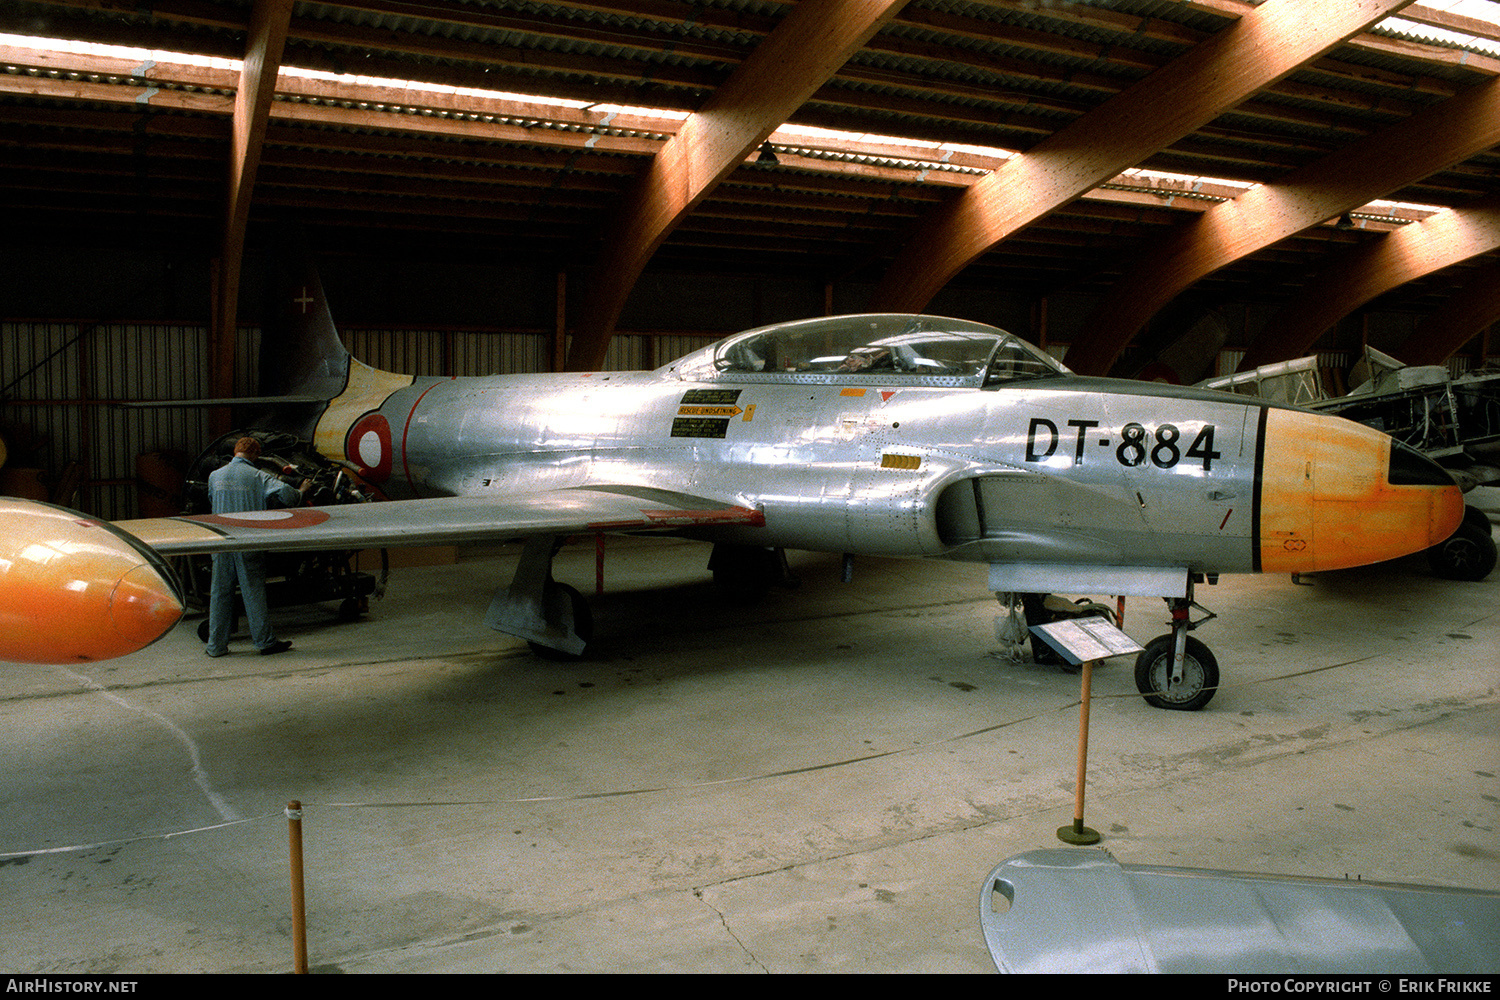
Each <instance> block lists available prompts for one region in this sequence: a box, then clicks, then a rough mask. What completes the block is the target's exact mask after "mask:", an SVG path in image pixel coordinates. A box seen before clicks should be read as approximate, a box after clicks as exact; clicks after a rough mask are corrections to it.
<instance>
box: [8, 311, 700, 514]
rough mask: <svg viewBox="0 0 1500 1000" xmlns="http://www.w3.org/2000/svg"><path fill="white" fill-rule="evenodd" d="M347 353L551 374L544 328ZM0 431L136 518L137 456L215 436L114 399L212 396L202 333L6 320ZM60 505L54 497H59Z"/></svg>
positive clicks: (386, 331)
mask: <svg viewBox="0 0 1500 1000" xmlns="http://www.w3.org/2000/svg"><path fill="white" fill-rule="evenodd" d="M344 338H345V342H346V343H347V344H348V345H349V347H350V350H351V353H353V354H354V356H355V357H357V358H359V359H360V360H361V361H363V362H365V363H366V364H368V365H372V366H373V367H376V368H381V369H384V370H386V371H393V372H401V373H403V374H412V375H419V376H438V377H446V376H453V375H460V376H464V375H496V374H513V373H525V372H543V371H547V370H549V369H550V367H551V365H550V359H551V342H552V337H551V334H550V333H547V332H545V331H494V330H402V329H394V328H364V329H351V330H347V331H345V333H344ZM712 339H713V338H711V337H707V336H702V335H691V334H671V335H665V336H652V335H644V334H619V335H617V336H615V337H614V339H613V340H611V342H610V347H609V352H608V355H607V359H606V363H605V370H607V371H638V370H641V369H645V368H653V367H657V366H660V365H663V364H667V363H668V362H670V361H673V360H676V359H677V358H679V357H682V356H683V355H685V354H688V353H691V352H692V351H695V350H697V349H698V348H700V347H702V346H704V345H705V344H708V343H711V342H712ZM0 344H3V345H4V350H3V351H0V388H3V389H4V394H3V395H4V401H3V402H0V425H3V426H6V427H9V428H14V430H15V433H11V434H7V438H8V440H9V441H10V442H11V444H12V447H13V449H14V450H13V453H12V456H11V464H13V465H14V464H18V463H19V462H21V461H23V460H25V459H27V458H29V457H30V456H28V455H26V454H24V452H25V451H27V450H29V449H27V448H26V444H27V442H28V441H35V442H37V447H36V449H35V450H36V453H37V454H36V460H37V462H38V464H39V465H40V467H41V468H42V469H43V470H44V472H45V474H46V481H47V482H48V483H49V484H50V483H55V482H56V481H57V478H58V476H59V475H60V474H61V473H62V471H63V469H64V467H65V466H66V465H67V463H68V462H71V461H76V462H80V463H82V465H83V467H84V468H83V473H84V477H85V484H84V486H83V488H82V489H81V490H80V492H79V494H78V496H77V497H76V500H75V502H76V505H77V506H78V507H79V508H80V509H82V510H84V511H86V512H88V513H91V514H96V515H98V516H100V517H105V518H109V519H111V520H115V519H120V518H127V517H137V516H139V513H140V509H139V503H138V499H137V486H136V482H135V479H136V472H135V466H136V458H137V456H139V455H141V454H143V453H148V452H176V453H180V455H181V456H183V457H184V460H191V459H192V458H195V457H196V456H197V455H198V454H199V453H200V452H201V451H202V450H203V449H204V448H205V447H207V446H208V444H209V443H210V440H211V435H210V429H209V411H208V409H206V408H201V407H159V408H157V407H153V408H130V409H124V408H121V407H119V406H116V405H113V404H115V403H118V402H137V401H142V400H195V399H204V398H207V397H208V396H209V395H210V392H211V387H210V384H209V381H210V380H209V367H210V346H209V333H208V329H207V327H206V326H202V325H193V324H149V323H108V324H93V325H80V324H77V323H49V322H24V321H22V322H6V323H3V324H0ZM259 345H260V330H259V328H257V327H242V328H241V329H240V330H239V335H238V337H237V339H236V344H235V361H234V365H235V378H234V387H233V392H234V394H235V395H236V396H253V395H256V394H257V393H258V391H259V388H258V384H257V383H258V370H259ZM59 499H61V498H59Z"/></svg>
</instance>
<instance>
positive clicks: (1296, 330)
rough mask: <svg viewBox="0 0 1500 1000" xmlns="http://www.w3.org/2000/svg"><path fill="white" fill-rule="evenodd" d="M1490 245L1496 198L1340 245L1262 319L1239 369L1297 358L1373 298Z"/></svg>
mask: <svg viewBox="0 0 1500 1000" xmlns="http://www.w3.org/2000/svg"><path fill="white" fill-rule="evenodd" d="M1496 247H1500V195H1497V196H1494V197H1490V198H1486V199H1484V200H1482V201H1480V202H1477V203H1476V204H1473V205H1469V206H1467V207H1464V208H1447V209H1443V210H1442V211H1440V212H1437V213H1435V214H1433V215H1431V216H1429V217H1428V218H1426V219H1423V220H1421V221H1419V222H1411V223H1408V224H1407V225H1405V226H1402V227H1401V228H1400V229H1397V230H1395V231H1394V232H1390V233H1387V234H1385V235H1383V236H1381V237H1379V238H1376V239H1373V240H1371V241H1370V242H1368V243H1363V244H1361V245H1359V246H1357V247H1353V248H1351V249H1349V250H1346V251H1344V252H1343V253H1342V254H1340V255H1339V257H1338V259H1337V260H1336V261H1335V262H1334V263H1333V264H1332V265H1331V266H1330V267H1328V268H1327V269H1325V270H1324V271H1323V272H1321V273H1320V274H1318V275H1317V276H1316V277H1315V278H1313V280H1311V281H1309V282H1308V283H1307V285H1306V286H1304V287H1303V289H1302V291H1301V292H1300V293H1299V294H1298V295H1297V297H1296V298H1294V299H1293V300H1292V301H1291V302H1289V303H1287V305H1286V306H1285V307H1283V308H1282V309H1281V310H1280V311H1279V312H1278V313H1277V314H1276V316H1275V317H1274V318H1273V319H1272V320H1271V321H1270V322H1269V323H1267V324H1266V328H1265V330H1264V332H1262V333H1261V335H1260V336H1259V337H1258V338H1257V339H1256V340H1255V342H1254V343H1253V344H1251V345H1250V350H1249V351H1248V352H1247V353H1246V354H1245V359H1244V361H1242V362H1241V363H1240V371H1249V370H1250V369H1252V368H1256V367H1259V366H1260V365H1267V364H1271V363H1272V362H1275V361H1286V360H1288V359H1290V358H1300V357H1302V356H1303V355H1305V354H1307V352H1308V351H1309V350H1311V349H1312V346H1313V344H1314V343H1316V342H1317V339H1318V338H1319V337H1320V336H1322V335H1323V333H1324V331H1326V330H1328V329H1329V328H1330V327H1332V326H1333V325H1334V324H1335V323H1337V322H1338V321H1339V320H1340V319H1342V318H1343V317H1345V316H1347V315H1349V314H1350V313H1351V312H1353V311H1354V310H1355V309H1357V308H1359V307H1360V306H1362V305H1364V304H1365V303H1366V302H1369V301H1370V300H1371V299H1374V298H1375V297H1376V296H1378V295H1382V294H1384V293H1385V292H1388V291H1390V290H1391V289H1393V288H1396V287H1399V286H1400V285H1404V284H1406V283H1407V282H1408V281H1412V280H1414V279H1416V278H1420V277H1422V276H1423V275H1427V274H1431V273H1432V272H1434V271H1439V270H1442V269H1443V268H1445V267H1448V266H1449V265H1450V264H1457V263H1458V262H1460V261H1464V260H1468V259H1469V258H1470V257H1474V256H1477V255H1479V254H1482V253H1487V252H1489V251H1490V250H1494V249H1495V248H1496ZM1473 332H1477V331H1473ZM1473 332H1471V333H1470V336H1472V335H1473ZM1464 340H1465V341H1467V340H1468V337H1465V338H1464ZM1461 343H1462V342H1461ZM1412 346H1413V347H1416V346H1417V345H1415V344H1414V345H1412ZM1453 349H1454V350H1457V345H1455V347H1454V348H1453ZM1449 353H1451V351H1450V352H1449Z"/></svg>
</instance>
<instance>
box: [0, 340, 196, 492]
mask: <svg viewBox="0 0 1500 1000" xmlns="http://www.w3.org/2000/svg"><path fill="white" fill-rule="evenodd" d="M0 343H4V344H5V347H6V349H5V351H4V356H3V358H0V387H3V388H4V397H5V400H4V402H3V403H0V422H3V423H4V425H5V426H6V427H7V429H8V430H9V431H10V433H7V438H8V439H10V440H12V441H13V442H15V443H17V444H24V443H25V442H26V441H27V440H33V441H35V442H37V443H38V447H37V449H36V450H35V453H34V454H13V455H12V456H11V461H10V462H9V463H8V464H11V465H16V464H19V463H22V462H32V461H34V462H35V463H36V465H38V466H39V467H40V468H41V469H42V470H43V471H44V473H45V480H46V482H47V483H48V484H49V485H51V486H55V484H56V483H57V481H58V479H59V477H60V476H61V475H62V473H63V471H64V469H65V467H66V466H67V464H68V463H70V462H78V463H81V465H82V466H83V470H82V471H83V475H84V484H83V487H82V488H81V489H80V491H79V493H78V494H77V496H76V497H62V496H57V497H55V498H54V499H56V500H57V502H60V503H66V504H70V505H74V506H77V507H78V508H79V509H81V510H84V511H86V512H88V513H90V514H97V515H98V516H100V517H105V518H109V519H112V520H113V519H118V518H122V517H134V516H136V514H137V513H138V510H139V506H138V504H137V501H136V484H135V460H136V456H137V455H140V454H143V453H146V452H155V451H175V452H180V453H182V454H184V455H186V456H188V457H192V456H196V455H197V454H198V452H199V451H200V450H202V448H203V447H204V445H205V444H206V443H207V437H208V423H207V412H206V411H204V410H201V409H182V408H151V409H128V410H127V409H122V408H120V407H119V406H116V405H114V404H116V403H118V402H124V401H138V400H158V399H198V398H202V397H203V396H204V395H205V394H206V391H207V375H208V365H207V360H206V359H207V354H208V333H207V329H206V328H205V327H202V326H194V325H182V324H128V323H110V324H88V325H79V324H76V323H29V322H9V323H4V324H0Z"/></svg>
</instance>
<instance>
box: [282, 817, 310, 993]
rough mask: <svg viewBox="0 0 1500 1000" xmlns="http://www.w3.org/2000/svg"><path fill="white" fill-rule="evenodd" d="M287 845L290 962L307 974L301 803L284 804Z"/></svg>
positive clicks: (297, 969)
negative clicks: (289, 891)
mask: <svg viewBox="0 0 1500 1000" xmlns="http://www.w3.org/2000/svg"><path fill="white" fill-rule="evenodd" d="M286 822H287V847H288V850H289V853H290V855H291V863H292V963H293V966H294V967H293V970H292V971H293V972H295V973H297V975H299V976H305V975H307V915H306V911H305V897H304V896H303V892H302V803H301V802H298V801H297V800H296V799H293V800H292V801H290V802H288V803H287V804H286Z"/></svg>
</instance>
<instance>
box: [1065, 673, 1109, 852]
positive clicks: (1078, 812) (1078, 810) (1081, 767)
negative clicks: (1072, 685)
mask: <svg viewBox="0 0 1500 1000" xmlns="http://www.w3.org/2000/svg"><path fill="white" fill-rule="evenodd" d="M1095 662H1096V661H1094V660H1085V661H1084V664H1083V690H1082V692H1081V693H1080V695H1079V704H1078V780H1077V783H1076V785H1077V787H1076V791H1075V792H1074V795H1073V823H1072V825H1071V826H1062V827H1058V829H1057V839H1058V840H1061V841H1062V842H1063V843H1065V844H1097V843H1099V841H1100V839H1101V838H1100V836H1099V831H1098V830H1090V829H1089V828H1088V827H1086V826H1084V825H1083V786H1084V778H1085V776H1086V774H1087V773H1088V760H1089V699H1090V698H1091V697H1092V696H1093V686H1094V663H1095Z"/></svg>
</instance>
